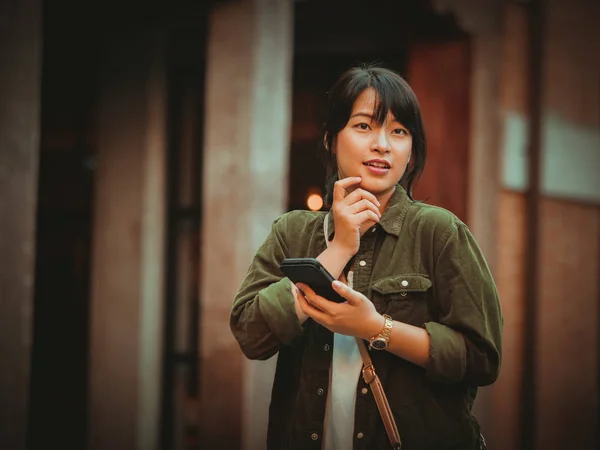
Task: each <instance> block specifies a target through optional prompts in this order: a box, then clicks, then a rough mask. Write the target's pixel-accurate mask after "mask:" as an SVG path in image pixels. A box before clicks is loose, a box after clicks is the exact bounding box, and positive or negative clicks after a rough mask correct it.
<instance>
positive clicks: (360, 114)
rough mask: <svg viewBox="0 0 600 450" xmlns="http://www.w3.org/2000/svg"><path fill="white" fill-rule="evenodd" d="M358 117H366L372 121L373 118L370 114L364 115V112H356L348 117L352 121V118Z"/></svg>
mask: <svg viewBox="0 0 600 450" xmlns="http://www.w3.org/2000/svg"><path fill="white" fill-rule="evenodd" d="M360 116H362V117H366V118H367V119H372V118H373V115H372V114H369V113H366V112H357V113H354V114H352V115H351V116H350V118H351V119H352V118H353V117H360Z"/></svg>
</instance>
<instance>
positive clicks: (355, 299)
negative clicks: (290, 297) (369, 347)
mask: <svg viewBox="0 0 600 450" xmlns="http://www.w3.org/2000/svg"><path fill="white" fill-rule="evenodd" d="M297 286H298V288H299V289H300V290H301V291H302V292H303V293H304V295H298V302H299V303H300V307H301V309H302V311H303V312H304V313H305V314H306V315H307V316H308V317H310V318H312V319H313V320H314V321H315V322H317V323H319V324H321V325H323V326H324V327H325V328H327V329H328V330H329V331H331V332H333V333H338V334H345V335H347V336H355V337H359V338H361V339H369V338H371V337H373V336H375V335H377V334H378V333H380V332H381V330H383V327H384V324H385V319H384V318H383V316H382V315H381V314H379V313H378V312H377V310H376V309H375V306H374V305H373V303H372V302H371V301H370V300H369V299H368V298H367V297H365V296H364V295H363V294H361V293H360V292H357V291H355V290H354V289H351V288H350V287H349V286H346V285H345V284H344V283H342V282H340V281H334V282H333V288H334V289H335V291H336V292H337V293H338V294H340V295H341V296H342V297H344V298H345V299H346V300H347V301H346V302H345V303H336V302H332V301H330V300H327V299H326V298H323V297H320V296H319V295H317V294H315V292H314V291H313V290H312V289H311V288H310V287H309V286H307V285H305V284H302V283H298V284H297ZM305 297H306V298H305Z"/></svg>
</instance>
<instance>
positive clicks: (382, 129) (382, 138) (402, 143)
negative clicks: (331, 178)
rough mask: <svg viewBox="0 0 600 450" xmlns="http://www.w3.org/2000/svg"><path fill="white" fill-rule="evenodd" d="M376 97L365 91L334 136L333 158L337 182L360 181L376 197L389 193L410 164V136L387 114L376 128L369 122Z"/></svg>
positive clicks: (406, 130) (405, 129) (372, 122)
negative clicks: (349, 179) (342, 126)
mask: <svg viewBox="0 0 600 450" xmlns="http://www.w3.org/2000/svg"><path fill="white" fill-rule="evenodd" d="M375 101H376V93H375V90H374V89H373V88H368V89H365V90H364V91H363V92H362V93H361V94H360V95H359V97H358V98H357V99H356V101H355V102H354V106H353V108H352V113H351V114H350V120H348V123H347V124H346V126H345V127H344V128H343V129H342V130H341V131H340V132H339V133H338V135H337V137H336V141H335V154H336V159H337V164H338V171H339V176H340V179H342V178H346V177H361V178H362V181H361V183H360V187H361V188H362V189H365V190H367V191H369V192H371V193H373V194H374V195H376V196H383V195H385V194H388V193H391V192H393V190H394V187H395V186H396V184H397V183H398V182H399V181H400V179H401V178H402V175H404V171H405V170H406V166H407V165H408V162H409V160H410V155H411V149H412V136H411V134H410V132H409V131H408V129H407V128H406V127H404V126H403V125H402V124H401V123H400V122H398V121H397V120H396V119H395V118H394V116H393V115H392V113H391V112H388V116H387V118H386V120H385V122H384V123H383V124H382V125H381V126H379V125H378V124H377V123H376V122H375V120H374V119H373V111H374V110H375V106H376V105H375Z"/></svg>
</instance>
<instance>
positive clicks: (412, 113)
mask: <svg viewBox="0 0 600 450" xmlns="http://www.w3.org/2000/svg"><path fill="white" fill-rule="evenodd" d="M368 88H373V89H375V92H376V102H375V111H373V120H375V121H376V123H377V124H378V125H382V124H383V123H384V122H385V119H386V118H387V115H388V112H389V111H391V113H392V114H393V115H394V117H395V118H396V120H398V121H399V122H400V123H401V124H402V125H404V126H405V127H406V128H407V129H408V131H409V132H410V134H411V135H412V155H411V159H410V162H409V164H408V167H407V168H406V171H405V172H404V175H403V176H402V179H401V180H400V184H401V185H402V186H403V187H404V189H405V190H406V192H407V194H408V196H409V197H410V198H411V199H412V198H413V197H412V188H413V185H414V183H415V182H416V181H417V180H418V179H419V177H420V176H421V173H422V172H423V169H424V168H425V160H426V154H427V148H426V147H427V146H426V139H425V130H424V127H423V119H422V117H421V108H420V107H419V102H418V100H417V97H416V95H415V93H414V92H413V90H412V89H411V87H410V86H409V85H408V83H407V82H406V81H405V80H404V79H403V78H402V77H401V76H400V75H399V74H397V73H396V72H394V71H392V70H389V69H385V68H383V67H377V66H373V65H365V66H359V67H354V68H352V69H349V70H347V71H346V72H344V73H343V74H342V75H341V76H340V77H339V78H338V80H337V81H336V82H335V84H334V85H333V87H332V88H331V90H330V91H329V99H328V100H329V101H328V108H327V118H326V122H325V136H324V139H323V146H322V147H321V155H322V159H323V162H324V164H325V170H326V182H325V202H326V203H327V204H328V205H331V203H332V201H333V185H334V183H335V182H336V181H337V180H338V168H337V159H336V156H335V148H334V146H335V140H336V137H337V135H338V133H339V132H340V131H341V130H342V129H343V128H344V127H345V126H346V124H347V123H348V120H349V119H350V115H351V114H352V108H353V106H354V102H355V101H356V99H357V98H358V97H359V96H360V94H361V93H362V92H363V91H364V90H365V89H368Z"/></svg>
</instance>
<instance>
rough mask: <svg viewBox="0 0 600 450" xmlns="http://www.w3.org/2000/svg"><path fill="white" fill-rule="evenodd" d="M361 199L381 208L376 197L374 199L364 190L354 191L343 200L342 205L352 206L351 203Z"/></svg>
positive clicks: (373, 196)
mask: <svg viewBox="0 0 600 450" xmlns="http://www.w3.org/2000/svg"><path fill="white" fill-rule="evenodd" d="M362 199H365V200H369V201H370V202H372V203H373V204H374V205H376V206H378V207H379V206H381V203H379V200H377V197H375V195H373V194H372V193H371V192H369V191H366V190H364V189H355V190H354V191H352V192H351V193H350V194H348V195H347V196H346V197H345V198H344V199H343V200H344V204H346V205H352V204H353V203H356V202H358V201H360V200H362Z"/></svg>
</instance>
